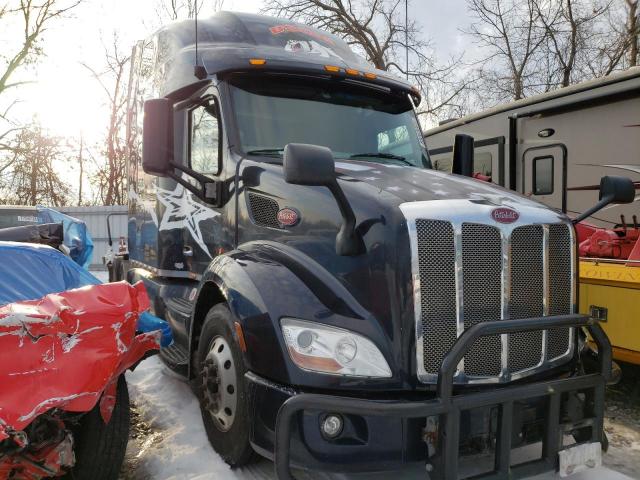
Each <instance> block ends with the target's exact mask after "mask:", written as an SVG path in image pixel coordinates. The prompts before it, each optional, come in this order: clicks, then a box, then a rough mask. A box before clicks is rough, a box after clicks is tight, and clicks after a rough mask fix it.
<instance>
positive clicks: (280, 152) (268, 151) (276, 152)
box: [247, 148, 284, 157]
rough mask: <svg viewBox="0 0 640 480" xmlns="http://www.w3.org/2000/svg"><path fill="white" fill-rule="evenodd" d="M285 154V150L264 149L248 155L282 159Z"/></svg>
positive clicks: (251, 151) (253, 151)
mask: <svg viewBox="0 0 640 480" xmlns="http://www.w3.org/2000/svg"><path fill="white" fill-rule="evenodd" d="M283 153H284V148H263V149H261V150H249V151H248V152H247V155H266V156H270V157H281V156H282V155H283Z"/></svg>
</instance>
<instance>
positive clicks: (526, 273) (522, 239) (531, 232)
mask: <svg viewBox="0 0 640 480" xmlns="http://www.w3.org/2000/svg"><path fill="white" fill-rule="evenodd" d="M542 236H543V230H542V225H527V226H524V227H518V228H516V229H515V230H514V231H513V233H512V234H511V302H510V305H509V316H510V317H511V318H531V317H541V316H542V315H543V314H544V310H543V308H544V304H543V297H544V271H543V269H544V264H543V255H542V254H543V250H542V241H543V238H542ZM541 361H542V331H536V332H521V333H514V334H511V335H510V336H509V370H511V371H514V372H518V371H520V370H526V369H527V368H532V367H535V366H536V365H538V364H539V363H540V362H541Z"/></svg>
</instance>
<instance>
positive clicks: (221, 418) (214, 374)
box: [202, 337, 238, 432]
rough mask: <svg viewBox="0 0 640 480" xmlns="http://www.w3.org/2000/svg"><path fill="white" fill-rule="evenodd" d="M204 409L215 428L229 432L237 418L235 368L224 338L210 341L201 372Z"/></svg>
mask: <svg viewBox="0 0 640 480" xmlns="http://www.w3.org/2000/svg"><path fill="white" fill-rule="evenodd" d="M202 379H203V387H204V388H203V390H204V406H205V409H206V410H207V412H208V413H209V415H210V416H211V419H212V420H213V423H214V424H215V426H216V428H217V429H218V430H220V431H221V432H226V431H228V430H229V429H230V428H231V426H232V425H233V421H234V420H235V417H236V407H237V404H238V402H237V385H236V366H235V363H234V361H233V355H232V353H231V348H230V347H229V344H228V343H227V341H226V340H225V339H224V338H223V337H215V338H214V339H213V340H212V341H211V345H210V347H209V353H207V356H206V358H205V360H204V365H203V369H202Z"/></svg>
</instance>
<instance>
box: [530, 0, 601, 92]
mask: <svg viewBox="0 0 640 480" xmlns="http://www.w3.org/2000/svg"><path fill="white" fill-rule="evenodd" d="M533 3H534V5H535V8H536V11H537V14H538V19H539V22H540V28H541V30H542V32H541V35H544V36H545V37H546V38H545V42H544V44H543V45H541V47H544V48H542V50H543V53H544V54H546V55H548V58H549V60H550V62H549V69H548V73H549V75H548V78H547V81H548V86H549V88H551V87H555V86H560V87H567V86H569V85H571V84H572V83H575V82H576V81H581V80H584V76H582V75H581V73H583V72H584V68H582V67H583V64H588V61H589V58H590V56H591V55H592V52H593V50H594V48H596V44H597V42H598V39H597V22H598V20H599V19H600V17H602V16H603V15H604V14H605V13H607V12H608V10H609V7H610V5H611V4H610V3H602V4H599V3H598V2H595V1H586V0H560V1H555V2H554V1H549V0H534V2H533ZM556 77H557V78H556Z"/></svg>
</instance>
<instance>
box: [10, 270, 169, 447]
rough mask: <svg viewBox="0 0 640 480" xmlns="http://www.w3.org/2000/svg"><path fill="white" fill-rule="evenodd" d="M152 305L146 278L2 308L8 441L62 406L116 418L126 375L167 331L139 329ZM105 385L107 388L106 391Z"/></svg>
mask: <svg viewBox="0 0 640 480" xmlns="http://www.w3.org/2000/svg"><path fill="white" fill-rule="evenodd" d="M148 308H149V299H148V297H147V294H146V291H145V289H144V286H143V285H142V283H138V284H136V285H134V286H131V285H129V284H128V283H125V282H120V283H110V284H105V285H91V286H87V287H83V288H79V289H77V290H69V291H66V292H63V293H57V294H50V295H47V296H46V297H43V298H42V299H40V300H34V301H25V302H16V303H10V304H8V305H5V306H2V307H0V440H3V439H5V438H7V437H8V436H10V434H11V432H12V431H21V430H23V429H24V428H25V427H26V426H27V425H29V423H31V422H32V421H33V420H34V419H35V418H36V417H37V416H38V415H40V414H42V413H44V412H46V411H48V410H50V409H52V408H60V409H63V410H66V411H69V412H88V411H90V410H91V409H92V408H93V407H94V406H95V405H96V403H97V402H98V400H100V399H101V397H102V400H101V404H100V408H101V413H102V416H103V418H104V419H105V421H108V419H109V418H110V415H111V410H112V409H113V403H114V394H115V386H116V382H117V379H118V377H119V376H120V374H122V373H123V372H124V371H125V370H126V369H127V368H129V367H130V366H131V365H133V364H134V363H136V362H137V361H138V360H139V359H141V358H142V357H143V356H144V354H145V353H146V352H147V351H149V350H153V349H159V348H160V332H159V331H158V332H151V333H145V334H139V335H136V325H137V321H138V316H139V315H140V314H141V313H142V312H144V311H145V310H147V309H148ZM103 392H104V395H103Z"/></svg>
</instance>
